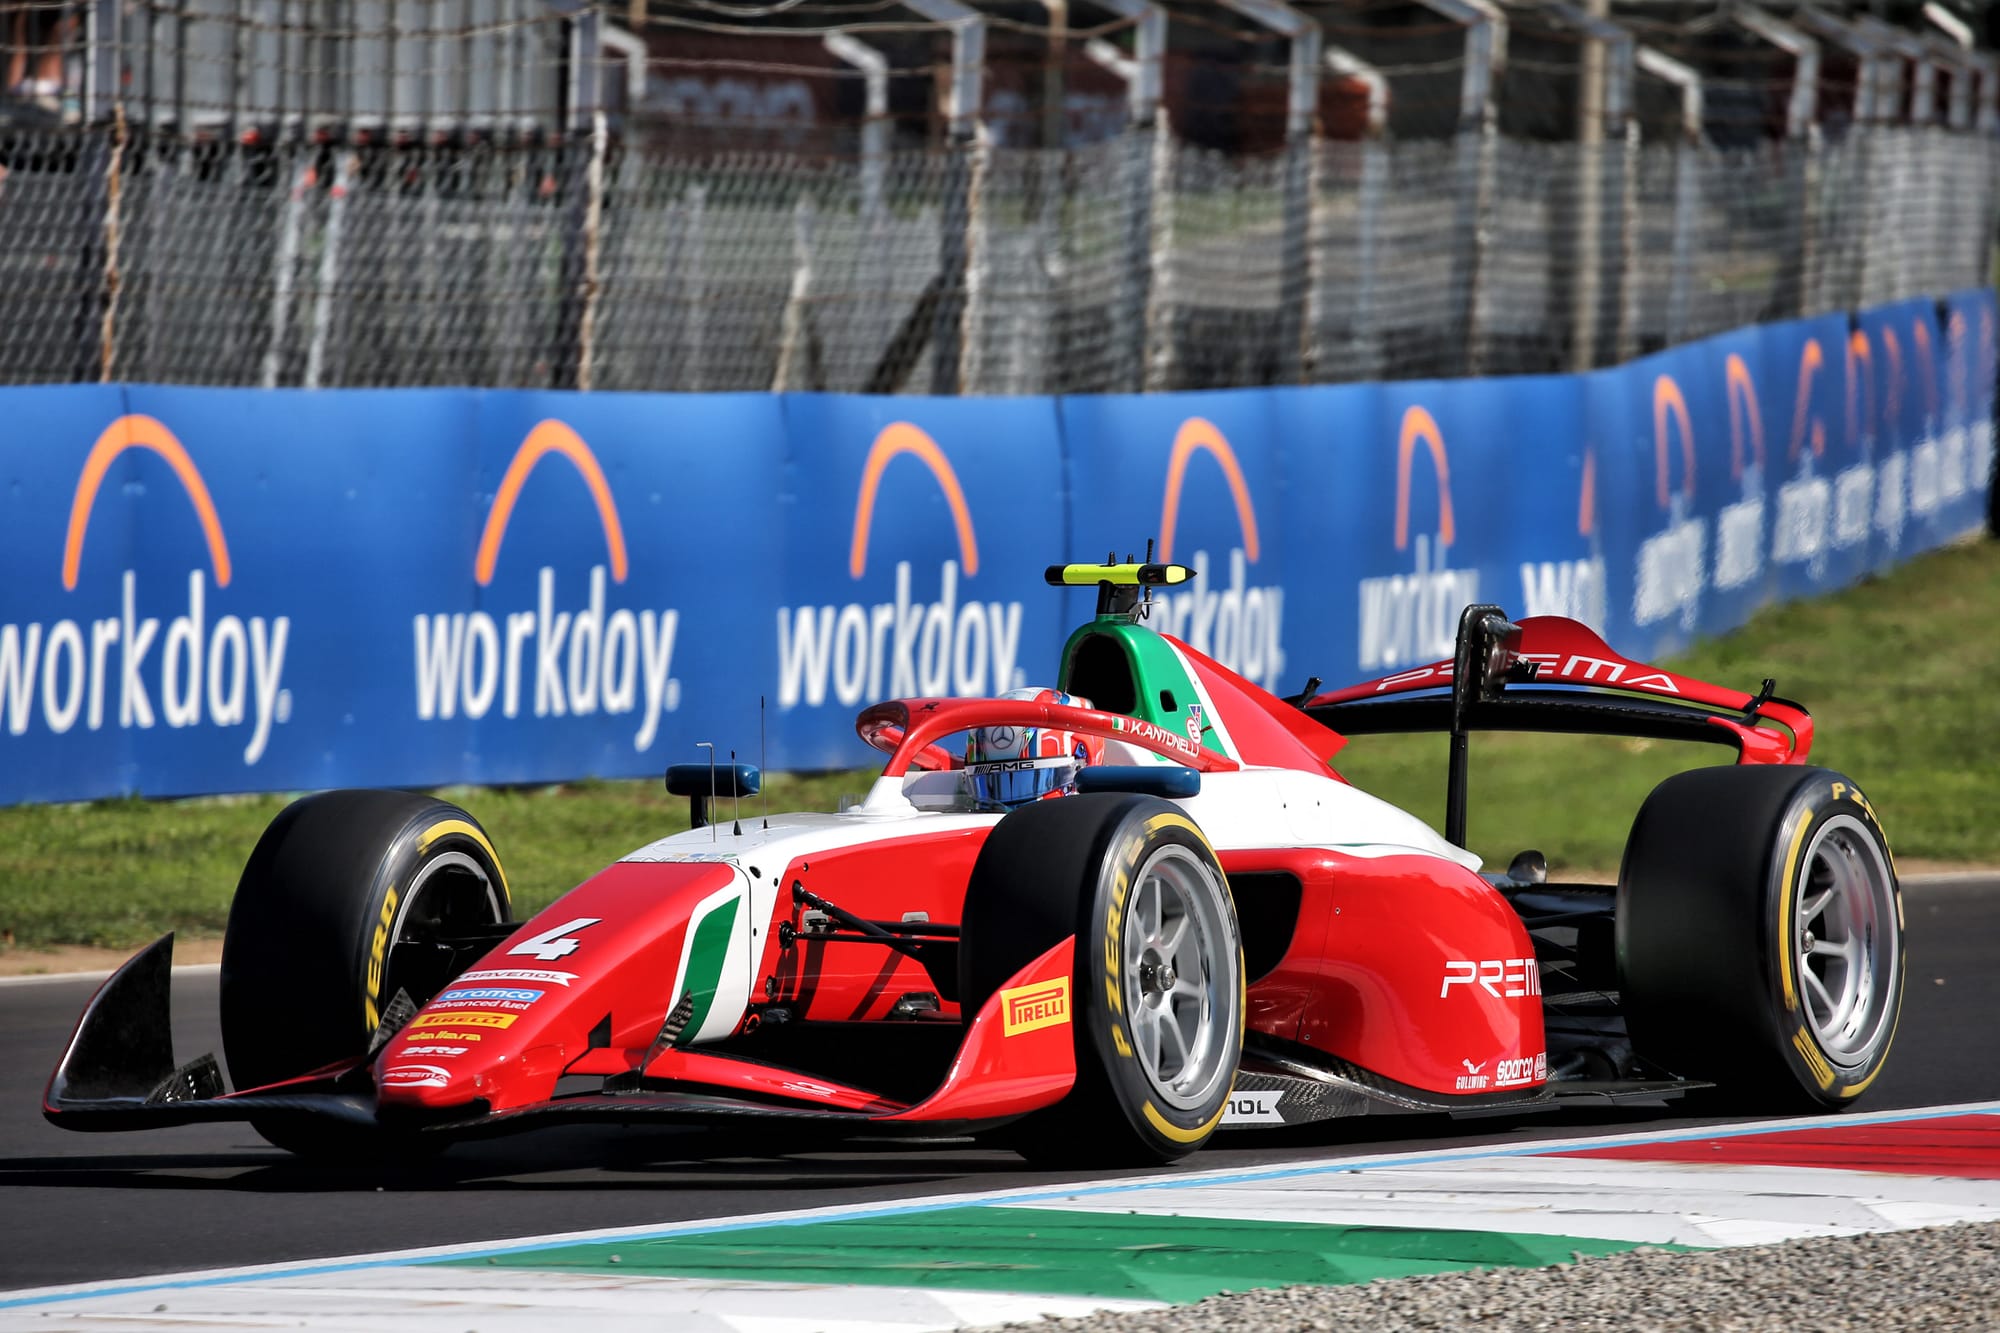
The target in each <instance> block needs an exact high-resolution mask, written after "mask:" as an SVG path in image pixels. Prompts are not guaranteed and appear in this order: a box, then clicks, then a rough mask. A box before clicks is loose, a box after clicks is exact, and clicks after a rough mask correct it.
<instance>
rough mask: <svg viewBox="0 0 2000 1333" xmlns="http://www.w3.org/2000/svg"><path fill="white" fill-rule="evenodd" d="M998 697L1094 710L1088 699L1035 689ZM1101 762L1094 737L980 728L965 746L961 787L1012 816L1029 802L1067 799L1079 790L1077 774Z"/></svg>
mask: <svg viewBox="0 0 2000 1333" xmlns="http://www.w3.org/2000/svg"><path fill="white" fill-rule="evenodd" d="M998 697H999V698H1002V699H1033V700H1036V701H1039V702H1042V703H1055V704H1067V705H1069V706H1070V707H1072V708H1088V707H1090V706H1091V704H1090V700H1088V699H1082V698H1078V697H1077V696H1076V695H1073V694H1064V693H1063V692H1062V691H1061V690H1051V689H1044V688H1041V687H1039V686H1032V685H1031V686H1029V687H1027V688H1025V689H1019V690H1009V691H1007V692H1006V693H1005V694H1002V695H1000V696H998ZM1102 762H1104V742H1103V741H1102V740H1100V739H1099V738H1097V737H1095V736H1085V735H1081V734H1079V733H1077V732H1074V731H1058V730H1056V729H1055V728H1053V727H1016V726H998V727H982V728H979V729H978V730H976V731H973V732H972V733H971V734H970V735H969V736H968V738H967V740H966V745H965V769H964V771H963V774H962V776H961V782H962V783H963V785H964V787H965V790H966V791H967V793H968V794H969V795H970V796H971V797H972V798H973V800H974V801H976V802H977V803H978V804H979V805H981V806H983V807H988V808H990V807H994V806H999V807H1002V808H1005V809H1008V810H1012V809H1015V808H1016V807H1019V806H1023V805H1026V804H1027V803H1028V802H1030V801H1039V800H1043V799H1045V798H1047V797H1050V796H1067V795H1069V794H1070V793H1071V792H1073V791H1075V790H1076V774H1077V770H1078V769H1080V768H1082V767H1083V766H1084V765H1086V764H1098V763H1102Z"/></svg>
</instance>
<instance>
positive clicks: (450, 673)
mask: <svg viewBox="0 0 2000 1333" xmlns="http://www.w3.org/2000/svg"><path fill="white" fill-rule="evenodd" d="M552 454H553V455H555V456H557V457H560V458H562V459H564V460H565V461H567V462H568V463H569V464H570V465H571V466H572V467H573V468H575V469H576V472H577V475H578V476H579V477H581V478H582V479H583V483H584V485H585V487H586V488H587V489H588V490H589V492H590V498H591V502H592V504H593V505H595V507H596V509H597V519H598V524H599V526H600V527H601V528H602V529H603V531H604V545H605V557H606V560H607V562H608V563H609V566H610V581H611V582H613V583H620V584H622V583H624V582H625V578H626V575H627V574H628V573H629V572H630V562H629V558H628V556H627V553H626V549H625V529H624V525H623V524H622V523H621V522H620V521H619V518H618V505H617V501H616V500H615V499H614V498H613V496H612V494H611V486H610V483H609V482H608V481H606V480H605V476H604V469H603V468H601V467H599V466H598V462H597V456H596V455H595V454H594V453H592V452H591V450H590V446H589V445H588V444H586V443H584V441H583V437H582V436H580V435H578V434H577V433H576V432H575V431H574V430H572V429H570V427H569V426H567V425H566V424H564V423H563V422H561V421H557V420H554V419H550V420H547V421H543V422H541V423H540V424H538V425H537V426H536V427H535V428H534V429H533V430H531V431H529V432H528V436H527V438H526V439H524V440H522V441H521V446H520V448H518V449H516V450H515V451H514V458H513V461H512V462H510V463H509V464H508V465H507V471H506V474H505V475H504V476H503V477H502V478H501V481H500V488H499V490H498V491H497V492H495V494H494V496H493V507H492V509H491V510H490V511H488V513H487V515H486V527H485V530H484V531H483V532H482V533H481V534H480V538H479V549H478V553H477V555H476V556H475V558H474V561H473V577H474V578H475V580H476V581H477V582H478V584H479V586H480V587H482V588H483V587H486V586H488V585H489V584H490V583H491V582H492V581H493V574H494V570H495V568H496V566H497V565H498V564H499V560H500V548H501V545H502V543H503V542H504V541H505V540H506V536H507V525H508V523H509V522H510V521H511V520H512V518H513V516H514V507H515V505H516V503H517V502H518V501H519V500H520V496H521V491H522V489H523V487H525V486H526V485H527V482H528V477H529V474H530V473H532V472H533V471H534V470H535V467H536V465H537V464H539V463H540V462H541V461H542V460H543V459H544V458H547V457H549V456H550V455H552ZM605 573H606V569H605V565H602V564H594V565H592V566H591V567H590V574H589V579H588V584H589V586H588V590H587V592H585V594H584V600H583V605H582V606H581V607H575V604H574V603H571V605H572V607H575V609H568V610H563V609H558V604H557V597H556V570H555V568H554V567H553V566H550V565H544V566H542V568H541V570H540V571H539V573H538V574H537V579H536V599H535V605H534V607H533V609H523V610H519V611H499V612H489V611H485V610H478V611H469V612H468V611H458V612H452V613H449V614H436V615H419V616H417V617H416V620H415V638H416V660H415V666H416V705H417V716H418V718H420V719H422V720H424V721H430V720H432V719H444V720H449V719H451V718H454V717H457V716H458V715H459V714H460V713H463V714H464V715H465V716H466V717H468V718H472V719H475V720H476V719H478V718H482V717H484V716H486V714H487V713H488V712H489V711H491V710H492V708H493V707H494V705H495V703H496V702H497V703H498V704H499V707H500V713H501V716H503V717H518V716H520V715H521V712H522V710H523V709H524V708H531V709H532V711H533V715H534V716H536V717H565V716H574V717H589V716H591V715H592V714H594V713H598V712H603V713H606V714H609V715H612V716H625V715H629V714H631V713H633V712H638V713H639V715H640V717H639V724H638V727H637V729H636V730H635V731H634V733H633V736H632V748H633V749H634V750H640V751H643V750H646V749H649V748H651V746H652V744H653V740H654V738H655V737H656V736H657V735H658V733H659V725H660V715H661V714H663V713H671V712H673V711H674V710H675V709H676V708H678V707H679V706H680V682H679V681H677V680H675V679H674V678H673V676H672V674H671V672H672V669H673V660H674V641H675V635H676V632H677V631H678V629H679V625H680V612H679V611H677V610H674V609H671V608H666V609H661V610H653V609H651V608H641V609H638V610H634V609H632V608H630V607H623V606H620V607H616V608H612V609H609V610H607V608H606V586H605ZM530 681H531V682H532V688H533V692H534V698H533V700H532V702H530V701H528V700H525V699H524V698H523V696H524V694H525V693H526V692H527V691H526V688H525V687H526V686H527V685H528V684H529V683H530Z"/></svg>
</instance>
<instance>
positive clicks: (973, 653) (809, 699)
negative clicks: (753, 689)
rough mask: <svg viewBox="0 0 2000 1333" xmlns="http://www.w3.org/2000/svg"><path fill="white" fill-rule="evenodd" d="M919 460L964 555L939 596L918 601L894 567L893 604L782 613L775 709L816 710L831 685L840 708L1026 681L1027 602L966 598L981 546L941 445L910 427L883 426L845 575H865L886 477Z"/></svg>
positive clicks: (912, 581) (907, 575)
mask: <svg viewBox="0 0 2000 1333" xmlns="http://www.w3.org/2000/svg"><path fill="white" fill-rule="evenodd" d="M905 456H907V457H910V458H914V459H916V460H917V461H918V462H919V463H922V464H923V465H924V467H926V468H927V469H929V471H930V474H931V476H932V477H934V478H935V479H936V480H937V484H938V489H939V490H940V491H942V492H943V493H944V498H945V503H946V504H947V505H948V506H949V507H950V509H951V518H952V526H953V527H954V529H955V530H956V533H957V537H958V559H957V560H946V561H944V562H943V564H942V565H941V566H940V567H939V569H938V575H937V583H936V585H935V586H936V589H937V591H936V594H935V596H934V597H933V598H932V599H931V600H929V601H919V600H917V593H916V591H915V586H916V575H915V572H914V571H913V570H912V568H911V565H910V562H909V561H907V560H901V561H898V562H897V563H896V596H895V600H893V601H887V602H877V603H875V604H873V605H864V604H862V603H860V602H850V603H847V604H846V605H835V606H799V607H780V608H779V610H778V707H779V708H795V707H797V706H798V705H799V704H800V703H804V704H807V705H808V706H812V707H817V706H818V705H820V704H822V703H824V702H825V701H826V697H827V693H828V690H829V687H830V688H831V691H832V694H833V697H834V698H835V699H836V700H837V701H838V702H840V703H842V704H846V705H849V706H852V705H854V704H857V703H860V702H861V701H862V700H863V699H864V698H867V699H879V698H883V697H885V696H887V697H898V698H910V697H914V696H920V695H947V694H962V695H988V694H999V693H1001V692H1002V691H1005V690H1009V689H1013V688H1014V687H1016V686H1018V685H1023V684H1026V683H1027V682H1026V678H1025V677H1024V676H1023V675H1022V674H1021V672H1020V671H1019V670H1018V669H1017V668H1016V666H1015V660H1016V658H1017V657H1018V655H1019V653H1020V648H1021V603H1019V602H979V601H973V600H971V599H970V598H968V599H967V600H966V601H964V602H963V603H962V604H961V603H960V601H959V595H960V594H959V575H960V573H961V571H962V572H963V573H964V576H965V577H966V578H967V579H971V578H974V577H976V576H977V575H978V573H979V541H978V537H977V535H976V534H975V533H974V532H973V528H972V511H971V510H970V509H969V508H968V507H967V506H966V503H965V491H964V489H963V488H962V487H961V486H960V485H959V484H958V474H957V473H956V472H954V471H952V467H951V462H950V460H948V459H947V458H946V457H945V456H944V451H943V450H942V449H940V448H938V445H937V441H935V440H933V439H932V438H931V437H930V436H929V435H927V434H925V433H924V431H923V430H922V429H921V428H920V427H917V426H915V425H912V424H911V423H909V422H907V421H897V422H892V423H890V424H889V425H887V426H885V427H883V428H882V432H881V434H879V435H877V436H876V437H875V442H874V444H873V445H872V446H871V447H870V448H869V450H868V460H867V462H866V463H865V464H864V465H863V467H862V469H861V493H860V496H859V497H858V498H857V499H856V501H855V505H854V537H853V541H852V542H851V543H850V545H849V548H848V558H847V572H848V576H849V577H850V578H852V579H854V580H856V581H859V580H860V579H861V578H862V577H863V576H864V575H865V574H866V573H867V572H868V538H869V536H870V534H871V533H872V532H873V531H874V524H875V496H876V492H877V491H878V490H880V489H881V486H882V474H883V472H884V471H886V470H887V469H888V467H889V465H890V464H891V463H892V462H894V461H895V460H896V459H898V458H901V457H905Z"/></svg>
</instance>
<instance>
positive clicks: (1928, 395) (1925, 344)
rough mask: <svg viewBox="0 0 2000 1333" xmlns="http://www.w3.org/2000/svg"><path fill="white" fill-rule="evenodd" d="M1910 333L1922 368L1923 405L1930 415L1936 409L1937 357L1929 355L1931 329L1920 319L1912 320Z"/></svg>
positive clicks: (1935, 412) (1934, 414) (1933, 413)
mask: <svg viewBox="0 0 2000 1333" xmlns="http://www.w3.org/2000/svg"><path fill="white" fill-rule="evenodd" d="M1910 335H1911V338H1912V340H1913V341H1914V342H1915V343H1916V349H1917V360H1918V361H1919V362H1921V363H1922V364H1923V368H1924V407H1925V410H1927V411H1928V412H1929V413H1930V414H1931V415H1932V416H1936V415H1937V410H1938V383H1937V358H1936V357H1934V356H1932V355H1931V331H1930V328H1929V327H1928V326H1927V325H1926V324H1925V323H1924V322H1923V320H1921V319H1917V320H1912V321H1911V323H1910Z"/></svg>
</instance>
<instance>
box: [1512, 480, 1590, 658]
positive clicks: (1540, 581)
mask: <svg viewBox="0 0 2000 1333" xmlns="http://www.w3.org/2000/svg"><path fill="white" fill-rule="evenodd" d="M1576 535H1577V536H1579V537H1582V538H1584V539H1585V540H1586V541H1588V542H1589V543H1590V554H1589V555H1588V556H1586V557H1584V558H1583V559H1581V560H1524V561H1522V562H1521V603H1522V605H1523V606H1525V607H1527V611H1526V614H1528V615H1531V616H1567V617H1568V618H1569V619H1571V620H1577V621H1581V622H1583V623H1584V624H1586V625H1588V626H1590V627H1591V628H1592V629H1594V630H1596V631H1597V632H1598V633H1599V634H1602V633H1604V626H1605V620H1604V616H1605V610H1606V607H1607V597H1606V587H1607V580H1608V575H1607V573H1606V571H1605V566H1604V551H1603V549H1602V547H1601V544H1600V542H1599V540H1598V534H1597V453H1596V451H1595V450H1592V449H1589V448H1585V449H1584V451H1583V480H1582V482H1581V483H1580V484H1579V486H1578V488H1577V502H1576Z"/></svg>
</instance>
